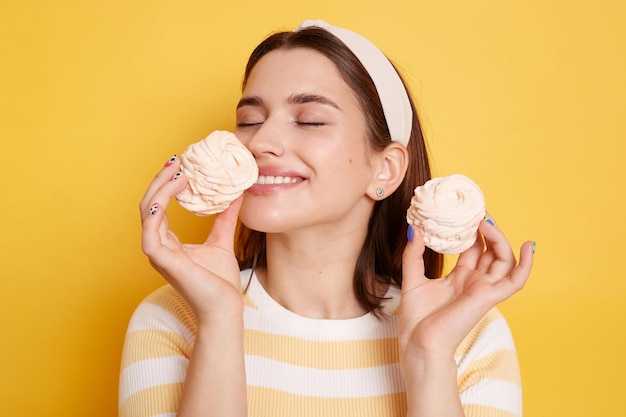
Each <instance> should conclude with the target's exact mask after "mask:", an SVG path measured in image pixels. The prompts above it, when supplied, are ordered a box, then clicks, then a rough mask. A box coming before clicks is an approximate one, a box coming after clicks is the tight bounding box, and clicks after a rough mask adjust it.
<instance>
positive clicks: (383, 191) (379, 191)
mask: <svg viewBox="0 0 626 417" xmlns="http://www.w3.org/2000/svg"><path fill="white" fill-rule="evenodd" d="M384 194H385V190H383V189H382V188H380V187H379V188H377V189H376V195H377V196H378V197H382V196H383V195H384Z"/></svg>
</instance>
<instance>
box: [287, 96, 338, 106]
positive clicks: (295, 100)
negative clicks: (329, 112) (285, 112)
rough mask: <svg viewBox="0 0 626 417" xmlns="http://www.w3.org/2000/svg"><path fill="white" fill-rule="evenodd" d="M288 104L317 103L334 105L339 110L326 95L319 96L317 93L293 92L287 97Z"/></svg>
mask: <svg viewBox="0 0 626 417" xmlns="http://www.w3.org/2000/svg"><path fill="white" fill-rule="evenodd" d="M287 103H289V104H305V103H319V104H323V105H325V106H330V107H334V108H336V109H337V110H341V109H340V108H339V106H338V105H337V103H335V102H334V101H332V100H331V99H329V98H328V97H324V96H320V95H317V94H294V95H291V96H289V98H288V99H287Z"/></svg>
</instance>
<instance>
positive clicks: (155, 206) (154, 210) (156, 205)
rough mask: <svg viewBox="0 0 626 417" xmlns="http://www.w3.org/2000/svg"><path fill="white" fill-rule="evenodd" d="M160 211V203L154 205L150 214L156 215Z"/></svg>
mask: <svg viewBox="0 0 626 417" xmlns="http://www.w3.org/2000/svg"><path fill="white" fill-rule="evenodd" d="M157 211H159V203H154V204H153V205H152V206H151V207H150V214H151V215H154V214H156V212H157Z"/></svg>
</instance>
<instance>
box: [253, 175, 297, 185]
mask: <svg viewBox="0 0 626 417" xmlns="http://www.w3.org/2000/svg"><path fill="white" fill-rule="evenodd" d="M297 181H298V178H297V177H282V176H272V175H259V178H258V179H257V180H256V183H257V184H259V185H272V184H293V183H295V182H297Z"/></svg>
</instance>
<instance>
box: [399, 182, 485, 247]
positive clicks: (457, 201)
mask: <svg viewBox="0 0 626 417" xmlns="http://www.w3.org/2000/svg"><path fill="white" fill-rule="evenodd" d="M484 218H485V197H484V195H483V192H482V191H481V189H480V187H478V185H476V184H475V183H474V182H473V181H472V180H470V179H469V178H468V177H466V176H465V175H461V174H455V175H450V176H447V177H438V178H433V179H431V180H429V181H427V182H426V183H425V184H424V185H422V186H419V187H417V188H416V189H415V195H414V196H413V198H412V199H411V205H410V206H409V209H408V210H407V216H406V219H407V222H408V223H409V224H411V225H413V226H414V227H417V228H419V229H420V230H421V231H422V233H423V235H424V244H425V245H426V246H427V247H429V248H431V249H432V250H434V251H435V252H439V253H442V254H447V255H453V254H458V253H461V252H463V251H465V250H467V249H468V248H469V247H470V246H472V245H473V244H474V242H475V241H476V237H477V231H478V224H479V223H480V221H481V220H482V219H484Z"/></svg>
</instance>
